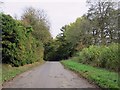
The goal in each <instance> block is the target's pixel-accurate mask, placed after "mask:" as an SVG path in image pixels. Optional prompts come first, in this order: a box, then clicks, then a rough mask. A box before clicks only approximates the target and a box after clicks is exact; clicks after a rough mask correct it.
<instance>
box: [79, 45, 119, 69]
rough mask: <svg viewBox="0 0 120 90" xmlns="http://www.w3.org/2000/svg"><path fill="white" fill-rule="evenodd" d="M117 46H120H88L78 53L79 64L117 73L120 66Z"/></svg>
mask: <svg viewBox="0 0 120 90" xmlns="http://www.w3.org/2000/svg"><path fill="white" fill-rule="evenodd" d="M119 46H120V44H115V43H113V44H111V45H110V46H90V47H89V48H84V49H83V50H82V51H81V52H79V53H78V55H79V62H80V63H84V64H90V65H92V66H96V67H102V68H106V69H109V70H114V71H118V69H119V66H120V59H119V54H120V50H119V49H118V47H119Z"/></svg>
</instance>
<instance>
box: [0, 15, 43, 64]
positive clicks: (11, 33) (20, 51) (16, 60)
mask: <svg viewBox="0 0 120 90" xmlns="http://www.w3.org/2000/svg"><path fill="white" fill-rule="evenodd" d="M0 19H1V21H2V24H1V27H2V61H3V63H9V64H11V65H13V66H21V65H25V64H30V63H33V62H36V61H39V60H42V59H43V51H44V49H43V45H42V43H41V42H38V41H37V40H36V39H35V38H33V36H32V34H31V32H32V31H33V29H32V27H31V26H28V27H25V26H24V25H23V24H22V22H21V21H18V20H14V19H13V18H12V17H11V16H10V15H5V14H1V17H0Z"/></svg>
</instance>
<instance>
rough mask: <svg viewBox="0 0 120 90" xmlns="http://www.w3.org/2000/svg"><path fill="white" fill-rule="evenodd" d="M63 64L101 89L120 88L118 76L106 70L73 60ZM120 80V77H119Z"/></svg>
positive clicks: (65, 61)
mask: <svg viewBox="0 0 120 90" xmlns="http://www.w3.org/2000/svg"><path fill="white" fill-rule="evenodd" d="M61 63H62V64H63V65H64V66H65V67H66V68H68V69H70V70H73V71H75V72H77V73H79V74H80V75H81V76H83V77H84V78H86V79H88V80H89V81H91V82H94V83H96V84H97V85H98V86H99V87H101V88H111V89H115V88H117V89H118V88H119V89H120V86H119V85H118V74H117V73H115V72H110V71H108V70H105V69H101V68H97V67H92V66H90V65H84V64H81V63H78V62H75V61H73V60H64V61H61ZM119 78H120V77H119Z"/></svg>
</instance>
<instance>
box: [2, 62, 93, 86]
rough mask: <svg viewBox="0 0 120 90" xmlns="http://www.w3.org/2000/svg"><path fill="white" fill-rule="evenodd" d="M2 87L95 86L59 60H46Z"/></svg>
mask: <svg viewBox="0 0 120 90" xmlns="http://www.w3.org/2000/svg"><path fill="white" fill-rule="evenodd" d="M3 88H95V86H94V85H91V84H89V83H88V82H87V81H86V80H85V79H83V78H80V77H78V76H77V75H76V74H75V73H73V72H71V71H69V70H66V69H64V67H63V66H62V65H61V63H60V62H46V63H45V64H43V65H41V66H38V67H36V68H34V69H32V70H30V71H27V72H24V73H23V74H20V75H18V76H17V77H16V78H14V79H13V80H11V81H9V82H6V83H5V84H4V85H3Z"/></svg>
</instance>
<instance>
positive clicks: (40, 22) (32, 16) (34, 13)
mask: <svg viewBox="0 0 120 90" xmlns="http://www.w3.org/2000/svg"><path fill="white" fill-rule="evenodd" d="M22 21H23V22H24V25H26V26H29V25H30V26H32V27H33V29H34V31H33V32H32V35H33V36H34V37H35V38H36V39H38V40H39V41H41V42H42V43H47V42H48V41H49V40H50V39H51V38H52V37H51V34H50V32H49V29H50V23H49V21H48V19H47V14H45V12H44V10H40V9H38V10H37V9H34V8H33V7H29V8H26V9H25V11H24V13H23V15H22Z"/></svg>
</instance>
